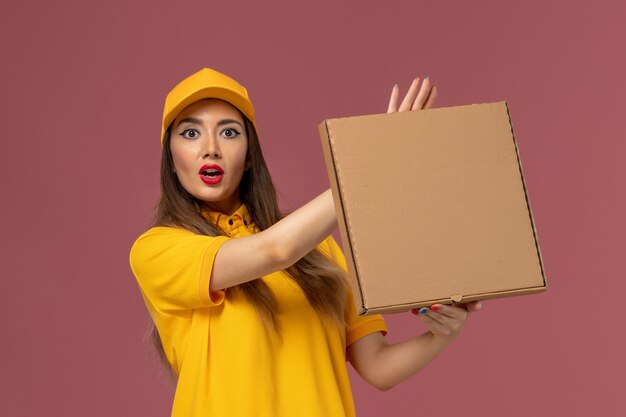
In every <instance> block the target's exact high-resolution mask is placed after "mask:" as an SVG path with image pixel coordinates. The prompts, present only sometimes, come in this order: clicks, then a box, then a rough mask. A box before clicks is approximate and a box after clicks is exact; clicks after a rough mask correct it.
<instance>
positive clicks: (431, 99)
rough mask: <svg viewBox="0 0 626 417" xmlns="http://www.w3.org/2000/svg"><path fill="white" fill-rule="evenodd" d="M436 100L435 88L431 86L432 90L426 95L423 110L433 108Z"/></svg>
mask: <svg viewBox="0 0 626 417" xmlns="http://www.w3.org/2000/svg"><path fill="white" fill-rule="evenodd" d="M436 99H437V86H436V85H433V88H432V90H430V94H429V95H428V98H427V99H426V103H424V108H425V109H430V108H432V107H435V100H436Z"/></svg>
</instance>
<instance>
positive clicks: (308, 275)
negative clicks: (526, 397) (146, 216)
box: [130, 68, 480, 417]
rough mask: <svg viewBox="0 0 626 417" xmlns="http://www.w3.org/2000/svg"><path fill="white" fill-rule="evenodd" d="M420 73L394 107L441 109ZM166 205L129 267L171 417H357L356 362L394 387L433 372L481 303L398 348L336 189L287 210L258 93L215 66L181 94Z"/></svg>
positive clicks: (175, 108)
mask: <svg viewBox="0 0 626 417" xmlns="http://www.w3.org/2000/svg"><path fill="white" fill-rule="evenodd" d="M419 82H420V80H419V78H416V79H415V80H414V81H413V83H412V85H411V87H410V89H409V91H408V93H407V95H406V96H405V98H404V100H403V101H402V103H401V104H400V105H399V106H398V104H397V102H398V87H397V85H396V86H394V88H393V90H392V93H391V98H390V101H389V107H388V112H395V111H412V110H420V109H422V108H429V107H432V106H433V104H434V102H435V99H436V96H437V88H436V87H435V86H432V85H431V82H430V80H429V79H428V77H427V78H425V79H424V80H423V81H422V84H421V88H419V89H418V86H419ZM161 146H162V162H161V199H160V202H159V203H158V206H157V207H156V213H155V221H154V225H153V227H151V228H150V229H149V230H147V231H146V232H144V233H143V234H142V235H141V236H139V237H138V238H137V240H136V241H135V242H134V244H133V246H132V248H131V250H130V265H131V268H132V270H133V273H134V274H135V277H136V278H137V282H138V283H139V287H140V289H141V293H142V296H143V299H144V301H145V303H146V306H147V308H148V311H149V313H150V316H151V318H152V321H153V323H154V329H153V335H154V340H155V343H156V345H157V348H158V349H159V351H160V353H161V355H162V356H161V357H162V358H163V360H164V362H165V364H166V366H167V367H168V368H171V370H172V371H173V373H174V374H175V375H176V376H175V378H176V393H175V397H174V404H173V408H172V416H174V417H178V416H180V417H182V416H185V417H188V416H272V417H280V416H294V415H297V416H301V417H303V416H318V417H319V416H354V404H353V399H352V392H351V389H350V382H349V378H348V372H347V367H346V361H349V362H350V363H351V365H352V366H353V367H354V368H355V369H356V371H357V372H358V373H359V374H360V375H361V376H362V377H363V378H364V379H365V380H366V381H367V382H368V383H370V384H372V385H373V386H375V387H376V388H378V389H381V390H386V389H388V388H390V387H392V386H394V385H395V384H397V383H399V382H400V381H402V380H404V379H406V378H408V377H409V376H411V375H413V374H414V373H416V372H418V371H419V370H420V369H422V368H423V367H424V366H426V365H427V364H428V363H429V362H430V361H431V360H432V359H433V358H434V357H436V356H437V355H438V354H439V353H440V352H441V351H442V350H443V349H444V348H445V347H446V346H447V345H449V344H450V343H451V342H452V341H453V340H454V339H455V338H456V337H457V336H458V334H459V331H460V330H461V329H462V328H463V325H464V323H465V321H466V319H467V317H468V315H469V313H470V312H471V311H475V310H478V308H480V303H478V302H475V303H470V304H467V305H457V306H449V305H439V304H437V305H433V306H432V307H431V308H430V309H422V311H421V312H422V313H423V314H419V317H420V319H421V320H422V321H423V322H424V323H425V324H426V325H427V326H428V328H429V331H427V332H425V333H423V334H421V335H419V336H416V337H415V338H413V339H410V340H407V341H405V342H402V343H398V344H389V343H387V342H386V340H385V338H384V335H385V334H386V332H387V327H386V325H385V321H384V320H383V318H382V316H380V315H370V316H357V315H356V310H355V307H354V304H353V299H352V293H351V291H350V287H349V286H348V285H347V283H346V271H347V267H346V262H345V258H344V256H343V254H342V252H341V249H340V248H339V246H338V245H337V243H336V242H335V240H334V239H333V237H332V236H331V232H332V231H333V230H334V229H335V227H337V218H336V212H335V207H334V202H333V197H332V194H331V191H330V189H329V190H326V191H325V192H323V193H322V194H320V195H319V196H317V197H316V198H314V199H313V200H311V201H310V202H309V203H307V204H305V205H304V206H302V207H301V208H299V209H298V210H295V211H294V212H292V213H290V214H289V215H286V216H285V215H283V214H282V213H281V211H280V210H279V207H278V204H277V199H276V191H275V189H274V185H273V183H272V179H271V177H270V174H269V172H268V169H267V166H266V164H265V160H264V158H263V154H262V152H261V147H260V145H259V139H258V137H257V129H256V126H255V120H254V110H253V107H252V104H251V102H250V99H249V96H248V93H247V91H246V89H245V88H244V87H243V86H241V85H240V84H239V83H238V82H237V81H235V80H233V79H232V78H230V77H228V76H226V75H224V74H221V73H219V72H217V71H214V70H212V69H208V68H204V69H202V70H200V71H198V72H197V73H195V74H192V75H191V76H189V77H188V78H186V79H185V80H183V81H181V82H180V83H179V84H178V85H177V86H176V87H174V89H173V90H172V91H171V92H170V93H169V94H168V96H167V98H166V101H165V108H164V113H163V123H162V135H161Z"/></svg>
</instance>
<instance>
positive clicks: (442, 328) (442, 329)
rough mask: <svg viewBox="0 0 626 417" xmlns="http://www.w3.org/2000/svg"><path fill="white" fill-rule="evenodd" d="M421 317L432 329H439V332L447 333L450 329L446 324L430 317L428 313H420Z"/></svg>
mask: <svg viewBox="0 0 626 417" xmlns="http://www.w3.org/2000/svg"><path fill="white" fill-rule="evenodd" d="M419 318H420V320H422V322H424V324H426V325H427V326H428V327H429V329H430V330H433V331H437V332H438V333H447V332H448V331H449V330H448V328H447V327H446V326H445V325H443V324H442V323H440V322H438V321H437V320H435V319H434V318H432V317H430V316H429V315H428V314H420V315H419Z"/></svg>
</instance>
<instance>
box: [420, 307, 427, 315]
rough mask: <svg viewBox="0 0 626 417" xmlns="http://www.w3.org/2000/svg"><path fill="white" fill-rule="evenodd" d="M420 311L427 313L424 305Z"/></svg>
mask: <svg viewBox="0 0 626 417" xmlns="http://www.w3.org/2000/svg"><path fill="white" fill-rule="evenodd" d="M420 313H422V314H426V313H428V309H427V308H426V307H422V309H421V310H420Z"/></svg>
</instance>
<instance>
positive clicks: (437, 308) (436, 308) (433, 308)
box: [430, 306, 439, 311]
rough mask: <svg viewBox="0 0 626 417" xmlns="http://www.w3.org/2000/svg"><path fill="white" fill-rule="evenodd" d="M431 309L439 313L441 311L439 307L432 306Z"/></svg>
mask: <svg viewBox="0 0 626 417" xmlns="http://www.w3.org/2000/svg"><path fill="white" fill-rule="evenodd" d="M430 309H431V310H434V311H437V310H439V307H437V306H432V307H431V308H430Z"/></svg>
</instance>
